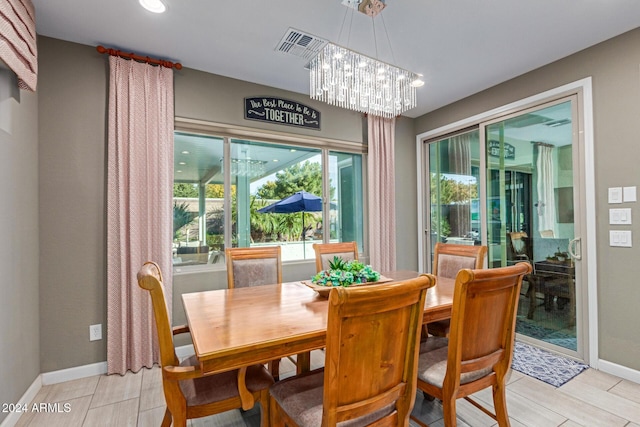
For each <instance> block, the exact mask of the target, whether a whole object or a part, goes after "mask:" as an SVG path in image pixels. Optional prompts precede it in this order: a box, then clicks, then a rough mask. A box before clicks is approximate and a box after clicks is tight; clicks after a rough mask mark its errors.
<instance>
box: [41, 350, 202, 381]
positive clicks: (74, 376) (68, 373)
mask: <svg viewBox="0 0 640 427" xmlns="http://www.w3.org/2000/svg"><path fill="white" fill-rule="evenodd" d="M193 354H195V351H194V349H193V345H192V344H189V345H183V346H180V347H176V356H178V358H179V359H185V358H187V357H189V356H192V355H193ZM106 373H107V362H98V363H92V364H90V365H83V366H76V367H73V368H68V369H60V370H59V371H51V372H45V373H43V374H40V376H41V377H42V380H41V384H42V385H51V384H58V383H62V382H65V381H71V380H78V379H80V378H87V377H93V376H95V375H103V374H106Z"/></svg>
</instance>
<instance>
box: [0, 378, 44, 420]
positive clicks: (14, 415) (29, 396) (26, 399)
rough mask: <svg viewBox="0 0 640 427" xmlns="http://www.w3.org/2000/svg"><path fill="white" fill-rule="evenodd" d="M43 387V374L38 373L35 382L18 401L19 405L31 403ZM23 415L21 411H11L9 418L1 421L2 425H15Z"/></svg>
mask: <svg viewBox="0 0 640 427" xmlns="http://www.w3.org/2000/svg"><path fill="white" fill-rule="evenodd" d="M41 388H42V375H38V376H37V377H36V379H35V380H34V381H33V383H31V385H30V386H29V388H28V389H27V391H25V393H24V394H23V395H22V397H21V398H20V400H19V401H18V402H17V403H18V405H20V406H23V405H29V404H30V403H31V402H33V400H34V399H35V398H36V395H37V394H38V392H39V391H40V389H41ZM21 415H22V413H21V412H10V413H9V415H7V418H5V419H4V420H3V421H2V422H1V423H0V427H13V426H15V425H16V424H17V423H18V420H19V419H20V416H21Z"/></svg>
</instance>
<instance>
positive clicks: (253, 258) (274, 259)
mask: <svg viewBox="0 0 640 427" xmlns="http://www.w3.org/2000/svg"><path fill="white" fill-rule="evenodd" d="M225 258H226V260H227V287H228V288H229V289H233V288H246V287H249V286H261V285H273V284H276V283H282V249H281V248H280V246H255V247H252V248H227V249H225Z"/></svg>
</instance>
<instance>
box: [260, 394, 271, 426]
mask: <svg viewBox="0 0 640 427" xmlns="http://www.w3.org/2000/svg"><path fill="white" fill-rule="evenodd" d="M269 406H270V404H269V389H268V388H266V389H264V390H262V391H261V392H260V427H269V424H270V421H269V418H270V417H269V413H270V412H271V411H270V408H269Z"/></svg>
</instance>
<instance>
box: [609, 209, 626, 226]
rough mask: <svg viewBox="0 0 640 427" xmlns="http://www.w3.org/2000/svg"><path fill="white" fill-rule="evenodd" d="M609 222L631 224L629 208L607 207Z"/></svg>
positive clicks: (612, 223)
mask: <svg viewBox="0 0 640 427" xmlns="http://www.w3.org/2000/svg"><path fill="white" fill-rule="evenodd" d="M609 224H611V225H629V224H631V208H624V209H609Z"/></svg>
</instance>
